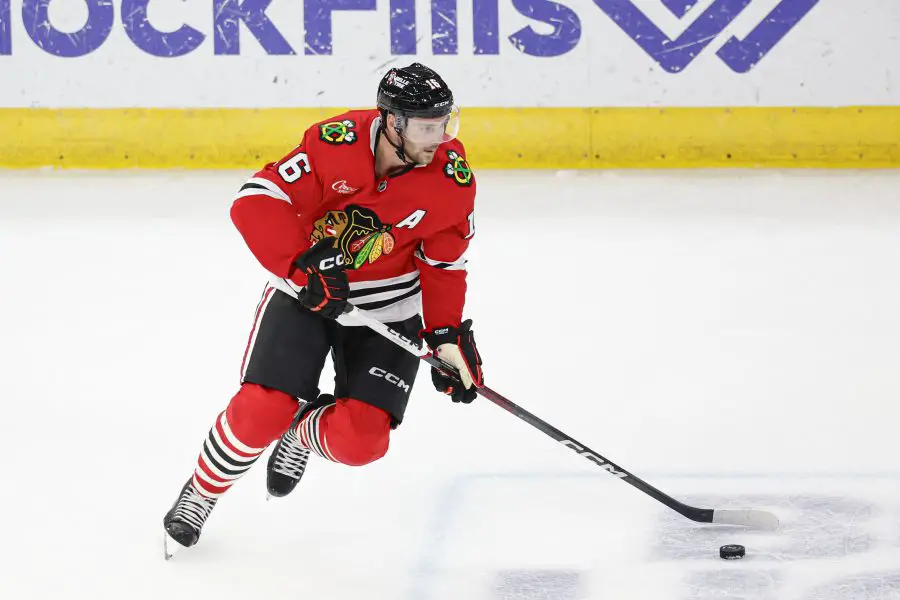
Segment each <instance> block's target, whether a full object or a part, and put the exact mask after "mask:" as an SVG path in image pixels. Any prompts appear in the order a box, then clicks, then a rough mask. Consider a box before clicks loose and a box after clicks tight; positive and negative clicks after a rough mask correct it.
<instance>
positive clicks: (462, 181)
mask: <svg viewBox="0 0 900 600" xmlns="http://www.w3.org/2000/svg"><path fill="white" fill-rule="evenodd" d="M447 158H449V159H450V162H448V163H447V164H446V165H444V173H446V174H447V177H452V178H453V181H455V182H456V185H472V168H471V167H469V163H467V162H466V159H465V158H463V157H462V156H460V155H459V153H458V152H454V151H453V150H450V151H448V152H447Z"/></svg>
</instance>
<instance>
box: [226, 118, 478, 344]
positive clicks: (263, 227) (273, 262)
mask: <svg viewBox="0 0 900 600" xmlns="http://www.w3.org/2000/svg"><path fill="white" fill-rule="evenodd" d="M380 122H381V119H380V115H379V112H378V111H377V110H365V111H351V112H347V113H345V114H342V115H339V116H336V117H334V118H332V119H328V120H327V121H323V122H320V123H317V124H315V125H313V126H311V127H310V128H309V129H307V130H306V132H305V134H304V136H303V141H302V142H301V143H300V145H299V146H297V148H295V149H294V150H293V151H292V152H290V153H289V154H288V155H287V156H286V157H285V158H283V159H281V160H280V161H278V162H275V163H270V164H267V165H266V166H265V167H264V168H263V169H262V170H260V171H259V172H257V173H256V174H255V175H254V176H253V177H251V178H250V179H249V180H248V181H247V183H246V184H244V186H243V187H241V189H240V191H239V192H238V194H237V197H236V198H235V201H234V204H233V205H232V208H231V218H232V221H233V222H234V224H235V226H236V227H237V229H238V231H240V233H241V235H242V236H243V238H244V240H245V242H246V243H247V245H248V246H249V248H250V250H251V251H252V252H253V254H254V256H256V258H257V259H258V260H259V262H260V263H261V264H262V265H263V266H264V267H265V268H266V269H267V270H269V271H270V272H271V273H273V274H274V275H275V279H273V284H274V285H275V286H276V287H280V288H281V289H285V288H284V286H290V287H291V288H292V289H293V291H295V292H296V291H299V289H300V288H301V287H302V286H303V285H305V284H306V277H305V275H304V274H303V273H302V272H298V271H296V270H295V269H294V267H293V262H294V259H295V258H296V257H297V256H299V255H300V254H302V253H303V252H305V251H306V250H308V249H309V248H310V247H311V246H312V245H314V244H315V243H316V242H318V241H319V240H321V239H323V238H326V237H330V238H336V240H337V245H338V247H339V248H340V249H341V251H342V254H343V255H344V256H345V257H349V258H350V259H351V260H350V262H349V265H348V270H347V275H348V279H349V280H350V302H352V303H353V304H354V305H355V306H357V307H359V308H362V309H365V310H369V311H371V312H372V314H373V316H374V317H376V318H377V319H379V320H381V321H382V322H389V321H400V320H403V319H406V318H409V317H411V316H414V315H415V314H417V313H420V312H421V313H422V314H423V316H424V321H425V326H426V328H428V329H431V328H435V327H441V326H446V325H450V326H458V325H459V324H460V321H461V319H462V312H463V305H464V303H465V294H466V270H465V269H466V258H465V253H466V249H467V248H468V245H469V240H470V239H471V238H472V237H473V235H474V234H475V229H474V227H475V225H474V223H475V222H474V202H475V178H474V176H473V173H472V170H471V168H470V167H469V165H468V164H467V163H466V159H465V150H464V148H463V145H462V143H461V142H459V141H458V140H453V141H451V142H448V143H445V144H442V145H441V146H440V147H439V148H438V151H437V153H436V154H435V158H434V160H433V161H432V162H431V164H429V165H426V166H419V167H415V168H412V169H409V170H407V171H405V172H403V173H400V174H395V175H393V176H387V177H382V178H381V179H376V177H375V145H376V143H377V138H378V136H379V133H378V130H379V126H380ZM286 291H287V290H286Z"/></svg>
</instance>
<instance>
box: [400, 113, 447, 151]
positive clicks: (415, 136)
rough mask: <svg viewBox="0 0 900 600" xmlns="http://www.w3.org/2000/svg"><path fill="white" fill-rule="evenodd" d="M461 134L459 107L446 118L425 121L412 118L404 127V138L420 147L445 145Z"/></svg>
mask: <svg viewBox="0 0 900 600" xmlns="http://www.w3.org/2000/svg"><path fill="white" fill-rule="evenodd" d="M458 133H459V107H457V106H453V108H451V109H450V114H449V115H447V116H445V117H435V118H433V119H423V118H419V117H410V118H408V119H406V125H405V126H404V127H403V137H404V138H406V139H407V140H409V141H410V142H412V143H413V144H417V145H420V146H427V145H429V144H443V143H444V142H449V141H450V140H452V139H454V138H456V135H457V134H458Z"/></svg>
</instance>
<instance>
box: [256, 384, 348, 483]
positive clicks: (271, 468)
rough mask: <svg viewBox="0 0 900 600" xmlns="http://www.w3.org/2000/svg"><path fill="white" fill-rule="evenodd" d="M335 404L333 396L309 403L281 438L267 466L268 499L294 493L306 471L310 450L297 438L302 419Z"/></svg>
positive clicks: (321, 396)
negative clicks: (314, 410)
mask: <svg viewBox="0 0 900 600" xmlns="http://www.w3.org/2000/svg"><path fill="white" fill-rule="evenodd" d="M330 402H334V396H332V395H331V394H322V395H320V396H319V398H318V399H317V400H316V401H315V402H312V403H307V404H306V405H304V406H303V408H301V409H300V410H299V411H298V412H297V416H296V417H295V418H294V422H293V423H291V426H290V428H289V429H288V430H287V432H285V434H284V435H282V436H281V439H279V440H278V443H277V444H275V449H274V450H272V455H271V456H269V463H268V465H267V466H266V491H267V492H268V493H267V496H266V499H267V500H268V499H269V498H272V497H276V498H282V497H284V496H287V495H288V494H290V493H291V492H293V491H294V488H295V487H297V484H298V483H299V482H300V478H301V477H303V472H304V471H305V470H306V461H307V460H309V454H310V450H309V448H306V447H305V446H303V444H301V443H300V439H299V438H298V437H297V424H298V423H299V422H300V419H301V418H302V417H303V415H305V414H306V413H307V412H309V410H311V409H313V408H315V407H317V406H322V405H323V404H328V403H330Z"/></svg>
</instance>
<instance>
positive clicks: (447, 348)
mask: <svg viewBox="0 0 900 600" xmlns="http://www.w3.org/2000/svg"><path fill="white" fill-rule="evenodd" d="M421 336H422V338H424V339H425V342H426V343H427V344H428V346H429V347H430V348H431V349H432V350H433V351H434V355H435V356H436V357H438V358H440V359H441V360H443V361H444V362H446V363H449V364H451V365H453V366H454V367H456V369H457V370H458V371H459V377H460V379H462V385H460V382H459V381H456V380H455V379H453V378H451V377H447V376H446V375H444V374H443V373H442V372H440V371H439V370H437V369H435V368H433V367H432V369H431V381H432V383H434V387H435V389H437V391H439V392H444V393H445V394H447V395H448V396H450V397H451V398H452V399H453V401H454V402H462V403H463V404H469V403H470V402H472V400H474V399H475V396H477V395H478V392H477V391H476V388H478V387H481V386H482V385H484V373H482V371H481V355H480V354H478V348H476V347H475V334H474V333H472V320H471V319H468V320H466V321H463V323H462V324H461V325H460V326H459V328H458V329H457V328H456V327H440V328H437V329H433V330H431V331H423V332H422V333H421Z"/></svg>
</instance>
